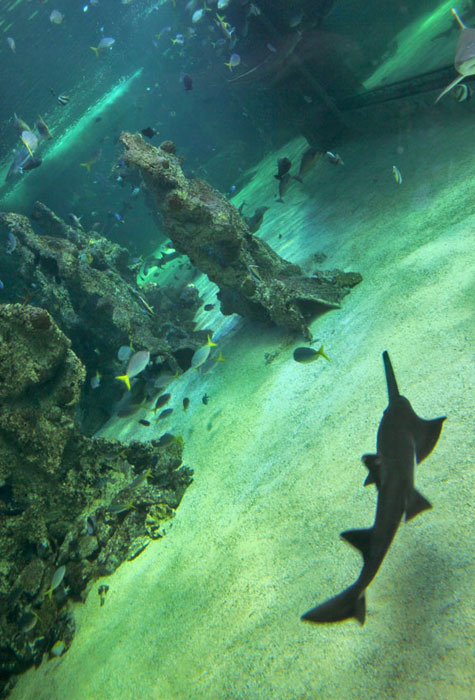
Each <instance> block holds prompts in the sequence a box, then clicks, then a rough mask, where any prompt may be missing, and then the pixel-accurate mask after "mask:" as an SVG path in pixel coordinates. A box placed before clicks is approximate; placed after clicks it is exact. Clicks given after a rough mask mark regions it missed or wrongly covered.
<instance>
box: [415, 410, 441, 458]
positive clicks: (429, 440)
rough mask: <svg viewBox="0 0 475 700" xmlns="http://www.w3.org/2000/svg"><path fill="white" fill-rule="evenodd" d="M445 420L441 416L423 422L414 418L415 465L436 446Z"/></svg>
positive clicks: (421, 419)
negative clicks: (415, 421)
mask: <svg viewBox="0 0 475 700" xmlns="http://www.w3.org/2000/svg"><path fill="white" fill-rule="evenodd" d="M445 418H446V416H442V417H441V418H434V419H433V420H424V419H423V418H419V416H416V419H417V423H416V428H415V433H416V435H415V443H416V462H417V464H419V462H422V460H423V459H425V458H426V457H427V456H428V455H430V453H431V452H432V450H433V449H434V447H435V446H436V444H437V440H438V439H439V435H440V431H441V430H442V424H443V422H444V420H445Z"/></svg>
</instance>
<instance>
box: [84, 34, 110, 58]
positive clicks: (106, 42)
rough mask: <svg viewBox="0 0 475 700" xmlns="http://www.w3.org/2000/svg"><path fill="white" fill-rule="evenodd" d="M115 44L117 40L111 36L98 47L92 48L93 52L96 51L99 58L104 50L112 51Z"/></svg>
mask: <svg viewBox="0 0 475 700" xmlns="http://www.w3.org/2000/svg"><path fill="white" fill-rule="evenodd" d="M114 44H115V39H113V38H112V37H111V36H104V37H102V39H101V40H100V42H99V43H98V45H97V46H90V47H89V48H90V49H91V51H94V53H95V54H96V58H99V52H100V51H102V50H104V49H111V48H112V47H113V46H114Z"/></svg>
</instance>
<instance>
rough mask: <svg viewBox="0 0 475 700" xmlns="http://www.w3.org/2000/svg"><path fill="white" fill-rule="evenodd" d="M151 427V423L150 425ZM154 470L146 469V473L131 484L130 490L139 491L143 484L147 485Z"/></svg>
mask: <svg viewBox="0 0 475 700" xmlns="http://www.w3.org/2000/svg"><path fill="white" fill-rule="evenodd" d="M149 425H150V423H149ZM151 473H152V470H151V469H146V470H145V471H144V472H142V473H141V474H138V475H137V476H136V477H135V479H134V480H133V481H131V482H130V484H129V488H131V489H138V487H139V486H142V484H145V482H146V481H147V479H148V477H149V476H150V475H151Z"/></svg>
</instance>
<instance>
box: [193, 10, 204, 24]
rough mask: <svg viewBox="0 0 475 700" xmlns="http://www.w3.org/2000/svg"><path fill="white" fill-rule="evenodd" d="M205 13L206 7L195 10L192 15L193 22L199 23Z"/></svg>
mask: <svg viewBox="0 0 475 700" xmlns="http://www.w3.org/2000/svg"><path fill="white" fill-rule="evenodd" d="M204 15H205V11H204V9H201V10H196V11H195V12H193V14H192V15H191V22H192V24H198V22H201V20H202V19H203V17H204Z"/></svg>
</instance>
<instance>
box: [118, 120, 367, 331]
mask: <svg viewBox="0 0 475 700" xmlns="http://www.w3.org/2000/svg"><path fill="white" fill-rule="evenodd" d="M119 140H120V141H121V143H122V144H123V146H124V148H125V153H124V160H125V162H126V164H127V165H128V166H129V167H134V168H137V169H138V170H139V171H140V172H141V175H142V178H143V181H144V185H145V188H146V189H147V190H148V191H149V194H150V197H149V198H148V201H149V203H150V204H151V205H152V206H153V209H154V212H157V213H159V214H160V215H161V217H162V222H163V226H164V228H165V230H166V232H167V234H168V235H169V237H170V239H171V241H172V243H173V245H174V248H175V249H176V250H178V251H180V252H181V253H186V254H187V255H188V257H189V258H190V260H191V261H192V262H193V264H194V265H195V266H196V267H198V269H200V270H201V271H202V272H204V273H205V274H206V275H207V276H208V277H209V279H210V280H211V281H212V282H215V283H216V284H217V285H218V287H219V290H220V291H219V293H218V298H219V300H220V302H221V311H222V313H223V314H225V315H228V314H232V313H238V314H240V315H241V316H244V317H247V318H250V319H252V320H259V321H261V322H265V323H269V322H271V323H275V324H277V325H280V326H283V327H285V328H288V329H290V330H293V331H297V332H299V333H301V334H302V335H304V337H307V338H308V337H309V335H310V334H309V331H308V323H309V322H310V321H311V320H313V319H314V318H315V317H316V316H318V315H319V314H321V313H324V312H325V311H328V310H330V309H337V308H340V302H341V300H342V298H343V297H344V296H345V295H346V294H348V293H349V287H347V286H345V285H341V284H340V283H339V281H338V279H337V278H336V276H334V278H333V279H332V280H328V279H326V278H325V275H323V274H322V275H321V276H320V277H319V275H318V274H315V275H314V276H313V277H312V278H307V277H305V276H304V275H303V274H302V271H301V269H300V268H299V267H298V266H297V265H294V264H292V263H289V262H287V261H286V260H284V259H283V258H281V257H280V256H279V255H277V253H276V252H275V251H273V250H272V248H271V247H270V246H269V245H268V244H267V243H266V242H265V241H263V240H262V239H260V238H258V237H255V236H252V234H251V233H250V232H249V229H248V227H247V226H246V223H245V222H244V220H243V219H242V218H241V217H240V215H239V213H238V211H237V210H236V208H235V207H234V206H233V205H232V204H231V203H230V202H229V200H228V199H227V198H226V197H225V196H223V195H222V194H221V193H220V192H218V191H217V190H215V189H214V188H213V187H211V186H210V185H209V184H208V183H206V182H204V181H202V180H197V179H187V178H186V177H185V176H184V174H183V171H182V169H181V165H180V160H179V159H178V158H176V157H174V155H173V154H172V153H171V152H170V151H165V149H164V148H163V146H164V144H162V147H161V148H155V147H154V146H152V145H151V144H149V143H147V142H146V141H145V140H144V139H143V138H142V136H141V135H140V134H129V133H127V132H124V133H122V134H121V136H120V139H119ZM167 148H168V147H167ZM318 155H319V152H317V151H316V150H315V149H312V150H311V151H310V160H311V164H313V162H314V161H315V160H316V158H317V157H318ZM307 158H308V157H307ZM163 160H166V161H167V167H166V168H165V167H164V166H163V164H162V161H163ZM310 167H311V165H310ZM308 168H309V166H308V164H307V160H306V161H305V165H304V163H303V162H302V164H301V175H303V174H304V172H307V169H308ZM249 265H257V267H258V268H259V271H260V273H261V277H262V279H263V283H262V284H256V283H255V282H253V281H252V280H250V279H249V274H248V269H249ZM342 279H343V278H342ZM360 279H361V278H360ZM355 283H356V282H355Z"/></svg>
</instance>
